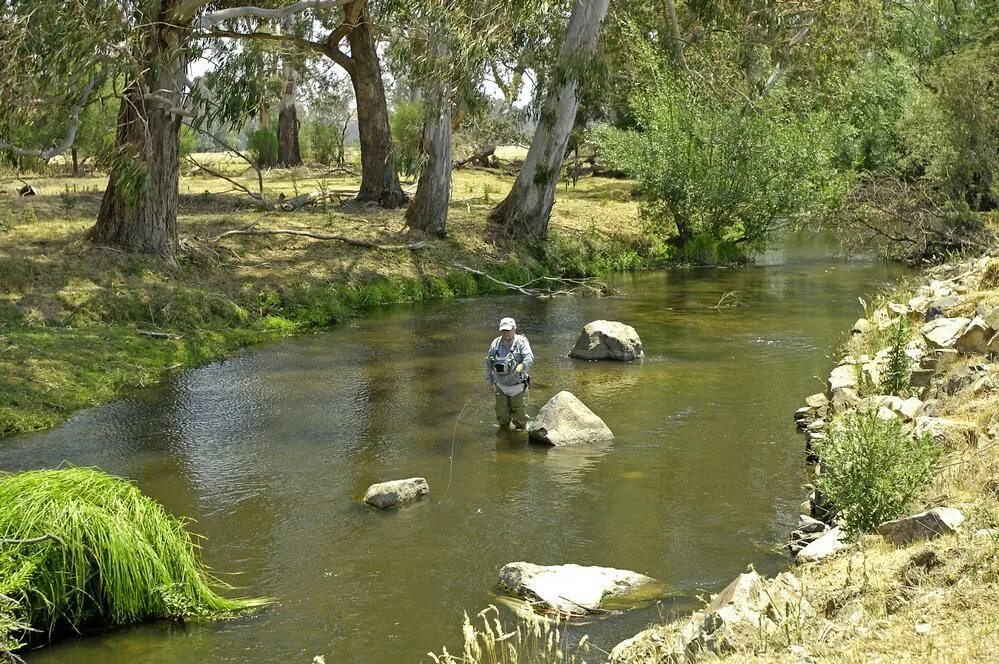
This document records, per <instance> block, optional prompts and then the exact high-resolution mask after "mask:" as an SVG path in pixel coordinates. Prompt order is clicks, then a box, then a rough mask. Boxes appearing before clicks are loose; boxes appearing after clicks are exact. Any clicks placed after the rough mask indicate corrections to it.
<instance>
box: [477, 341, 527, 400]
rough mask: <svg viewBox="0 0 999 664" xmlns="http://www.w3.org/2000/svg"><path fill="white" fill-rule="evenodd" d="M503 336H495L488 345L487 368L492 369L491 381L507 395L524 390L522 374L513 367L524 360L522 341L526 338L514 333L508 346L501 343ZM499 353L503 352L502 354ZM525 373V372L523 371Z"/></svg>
mask: <svg viewBox="0 0 999 664" xmlns="http://www.w3.org/2000/svg"><path fill="white" fill-rule="evenodd" d="M502 341H503V337H501V336H500V337H496V338H495V339H493V342H492V344H490V346H489V354H488V356H487V359H488V360H489V368H490V370H491V371H492V376H493V381H495V383H496V385H497V386H498V387H499V388H500V390H502V391H503V393H504V394H506V395H508V396H514V395H516V394H520V393H521V392H522V391H523V390H524V384H523V380H522V375H521V374H518V373H517V372H516V371H514V369H516V368H517V365H518V364H520V363H521V362H523V361H524V343H525V342H526V339H525V337H524V336H523V335H520V334H516V335H514V337H513V342H511V344H510V347H509V348H505V347H503V345H502V343H501V342H502ZM500 353H503V354H502V355H501V354H500ZM524 375H526V372H524Z"/></svg>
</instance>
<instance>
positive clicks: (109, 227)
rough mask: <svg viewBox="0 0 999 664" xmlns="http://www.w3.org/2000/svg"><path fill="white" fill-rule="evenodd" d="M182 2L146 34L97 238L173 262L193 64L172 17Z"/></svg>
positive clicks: (165, 7) (166, 7) (124, 105)
mask: <svg viewBox="0 0 999 664" xmlns="http://www.w3.org/2000/svg"><path fill="white" fill-rule="evenodd" d="M176 3H177V0H167V1H166V2H163V3H161V5H160V7H159V9H160V14H159V16H158V17H157V18H158V19H159V20H156V21H149V22H148V23H147V25H146V27H145V28H143V29H144V30H145V31H146V33H147V35H146V45H145V48H146V52H145V53H143V54H142V55H141V64H142V78H141V79H140V80H137V81H133V82H132V83H131V84H129V85H128V87H127V88H126V89H125V92H124V94H123V95H122V100H121V108H120V109H119V111H118V133H117V137H116V140H115V143H116V148H117V155H116V158H115V162H114V165H113V166H112V167H111V173H110V179H109V181H108V186H107V189H105V191H104V199H103V200H102V201H101V209H100V212H99V213H98V215H97V223H96V224H95V225H94V227H93V228H92V229H91V230H90V234H89V235H90V238H91V239H92V240H93V241H94V242H98V243H100V244H108V245H113V246H116V247H120V248H122V249H125V250H127V251H136V252H140V253H146V254H157V255H160V256H163V257H164V258H166V259H167V260H169V261H175V260H176V255H177V185H178V181H179V177H180V125H181V116H180V115H179V114H178V113H177V112H176V111H177V110H179V108H180V106H181V104H182V99H181V95H182V91H183V89H184V88H183V86H184V78H185V70H186V66H187V62H186V57H185V54H184V34H185V33H184V31H183V27H182V26H176V25H171V24H170V23H169V21H167V20H166V19H165V18H164V16H165V15H167V12H168V11H170V9H171V8H172V6H173V5H175V4H176ZM153 96H155V98H153Z"/></svg>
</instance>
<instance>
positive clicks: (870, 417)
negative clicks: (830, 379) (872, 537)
mask: <svg viewBox="0 0 999 664" xmlns="http://www.w3.org/2000/svg"><path fill="white" fill-rule="evenodd" d="M814 450H815V452H816V453H817V454H818V456H819V458H820V459H821V462H822V473H821V474H820V475H819V477H818V480H817V487H818V489H819V491H821V492H822V494H823V495H824V496H826V497H827V498H828V499H829V501H830V502H831V504H832V505H833V508H834V513H835V514H836V517H837V519H839V520H840V521H841V522H842V523H843V526H844V528H845V530H846V531H847V532H849V533H851V534H857V533H863V532H870V531H872V530H874V529H875V528H877V526H878V525H880V524H881V523H883V522H885V521H888V520H890V519H896V518H898V517H900V516H902V515H903V514H904V513H905V511H906V509H907V508H909V506H910V504H911V503H912V501H913V499H914V498H915V497H916V495H917V494H918V493H919V492H920V491H921V490H922V489H923V488H924V487H925V486H926V485H927V484H928V483H929V481H930V479H931V477H932V475H933V469H934V467H935V465H936V462H937V460H938V459H939V458H940V454H941V452H942V451H941V449H940V448H939V447H938V446H937V445H935V444H934V443H933V440H932V438H931V437H930V436H928V435H925V436H920V437H917V436H913V435H911V434H908V433H906V432H905V431H904V430H903V429H902V424H901V422H899V421H898V420H882V419H880V418H878V417H877V415H876V414H875V413H873V412H861V413H854V414H851V415H848V416H847V417H845V418H844V419H843V421H842V422H841V423H840V426H839V427H834V428H833V430H832V431H831V432H830V435H829V438H828V439H827V440H824V441H815V443H814Z"/></svg>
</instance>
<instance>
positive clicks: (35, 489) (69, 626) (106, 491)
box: [0, 468, 266, 643]
mask: <svg viewBox="0 0 999 664" xmlns="http://www.w3.org/2000/svg"><path fill="white" fill-rule="evenodd" d="M196 549H197V547H196V545H195V544H194V543H193V542H192V540H191V536H190V535H189V534H188V533H187V531H186V530H185V529H184V522H183V521H182V520H181V519H178V518H176V517H173V516H171V515H169V514H167V513H166V511H165V510H164V509H163V507H162V506H161V505H159V504H158V503H157V502H156V501H154V500H152V499H151V498H147V497H146V496H143V495H142V493H141V492H140V491H139V489H138V488H137V487H136V486H135V485H133V484H132V483H130V482H128V481H126V480H123V479H120V478H117V477H111V476H109V475H106V474H104V473H102V472H100V471H98V470H94V469H89V468H61V469H57V470H38V471H29V472H24V473H18V474H14V475H7V476H2V477H0V598H3V599H6V600H9V603H8V604H7V605H6V606H5V607H0V619H2V618H4V615H5V612H6V616H7V617H8V620H7V622H8V623H10V624H7V625H5V626H4V627H5V628H6V632H5V633H0V643H3V642H7V643H10V642H11V640H12V639H20V640H21V642H23V640H25V634H24V632H25V631H26V630H20V632H21V633H20V634H17V631H18V630H17V629H16V625H17V624H20V625H22V626H28V627H30V628H31V629H32V630H37V631H39V632H42V633H44V634H47V635H48V636H50V637H51V636H52V635H53V633H55V632H57V631H63V630H77V629H79V628H80V627H82V626H84V625H106V626H112V625H125V624H129V623H135V622H139V621H142V620H150V619H156V618H172V619H182V618H190V617H221V616H225V615H231V614H233V613H235V612H239V611H243V610H246V609H249V608H252V607H256V606H261V605H263V604H264V603H266V602H265V600H246V599H239V600H232V599H226V598H224V597H221V596H219V595H218V594H217V593H216V592H215V590H216V589H219V588H225V587H227V586H225V584H223V583H221V582H219V581H217V580H216V579H214V578H213V577H211V576H210V575H209V574H208V572H207V569H206V568H205V566H204V565H203V563H202V562H201V561H200V560H199V558H198V555H197V550H196Z"/></svg>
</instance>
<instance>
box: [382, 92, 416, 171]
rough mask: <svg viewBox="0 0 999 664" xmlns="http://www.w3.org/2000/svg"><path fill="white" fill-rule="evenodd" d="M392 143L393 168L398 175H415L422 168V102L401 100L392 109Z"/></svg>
mask: <svg viewBox="0 0 999 664" xmlns="http://www.w3.org/2000/svg"><path fill="white" fill-rule="evenodd" d="M389 123H390V124H391V127H392V145H393V149H394V150H395V170H396V172H398V173H399V174H400V175H405V176H407V177H415V176H416V175H418V174H419V172H420V169H421V168H423V155H422V154H421V153H420V143H421V142H422V138H423V104H422V103H420V102H418V101H403V102H399V103H398V104H396V106H395V108H394V109H392V117H391V118H390V121H389Z"/></svg>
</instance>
